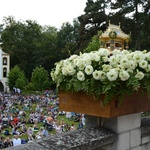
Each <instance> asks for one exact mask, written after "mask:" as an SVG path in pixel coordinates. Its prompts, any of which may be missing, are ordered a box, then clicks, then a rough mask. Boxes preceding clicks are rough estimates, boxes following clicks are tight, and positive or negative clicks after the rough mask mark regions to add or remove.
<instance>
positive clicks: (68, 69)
mask: <svg viewBox="0 0 150 150" xmlns="http://www.w3.org/2000/svg"><path fill="white" fill-rule="evenodd" d="M66 70H67V74H68V75H69V76H72V75H74V74H75V72H76V70H75V69H74V68H73V67H72V66H71V65H68V66H67V67H66Z"/></svg>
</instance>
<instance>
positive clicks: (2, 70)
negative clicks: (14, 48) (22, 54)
mask: <svg viewBox="0 0 150 150" xmlns="http://www.w3.org/2000/svg"><path fill="white" fill-rule="evenodd" d="M0 62H1V63H0V92H8V91H9V87H8V86H7V80H8V79H7V76H8V73H9V71H10V55H9V54H7V53H4V52H3V51H2V49H1V48H0Z"/></svg>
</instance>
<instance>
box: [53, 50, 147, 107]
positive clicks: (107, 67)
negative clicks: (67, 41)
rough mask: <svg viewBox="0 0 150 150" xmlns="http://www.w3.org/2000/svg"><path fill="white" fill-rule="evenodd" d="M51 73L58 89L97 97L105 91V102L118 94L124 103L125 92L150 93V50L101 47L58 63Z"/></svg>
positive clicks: (120, 101)
mask: <svg viewBox="0 0 150 150" xmlns="http://www.w3.org/2000/svg"><path fill="white" fill-rule="evenodd" d="M51 76H52V79H53V81H55V82H56V84H57V87H58V88H59V90H63V91H70V92H78V91H83V92H85V93H86V94H87V95H92V96H93V97H95V98H99V97H100V96H101V95H103V94H104V95H105V97H104V100H103V104H104V105H107V104H108V103H109V102H110V101H111V100H112V99H114V98H115V97H116V96H117V97H119V103H120V104H121V103H122V101H123V100H124V96H125V95H127V94H132V92H135V91H139V89H140V92H141V93H142V92H146V94H147V95H148V96H149V95H150V52H147V51H146V50H145V51H135V52H131V51H127V50H123V51H119V50H114V51H113V52H110V51H109V50H107V49H104V48H100V49H99V50H98V51H92V52H90V53H83V54H80V55H79V56H78V55H72V56H71V57H70V58H67V59H65V60H62V61H60V62H58V63H56V68H55V69H54V70H52V72H51Z"/></svg>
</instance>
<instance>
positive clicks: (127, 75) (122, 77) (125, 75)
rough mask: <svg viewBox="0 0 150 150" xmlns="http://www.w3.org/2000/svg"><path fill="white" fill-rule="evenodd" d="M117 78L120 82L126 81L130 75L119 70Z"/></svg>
mask: <svg viewBox="0 0 150 150" xmlns="http://www.w3.org/2000/svg"><path fill="white" fill-rule="evenodd" d="M119 77H120V79H121V80H122V81H126V80H128V79H129V77H130V75H129V73H128V72H127V71H125V70H121V71H120V73H119Z"/></svg>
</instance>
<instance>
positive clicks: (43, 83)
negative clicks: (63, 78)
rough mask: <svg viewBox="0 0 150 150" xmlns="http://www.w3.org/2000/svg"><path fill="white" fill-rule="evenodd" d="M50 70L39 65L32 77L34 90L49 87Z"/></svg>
mask: <svg viewBox="0 0 150 150" xmlns="http://www.w3.org/2000/svg"><path fill="white" fill-rule="evenodd" d="M48 83H49V78H48V72H47V71H46V70H45V69H44V68H43V67H42V66H37V67H36V68H35V69H34V70H33V72H32V77H31V84H32V85H33V88H34V90H37V91H42V90H45V89H47V88H48V86H49V84H48Z"/></svg>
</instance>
